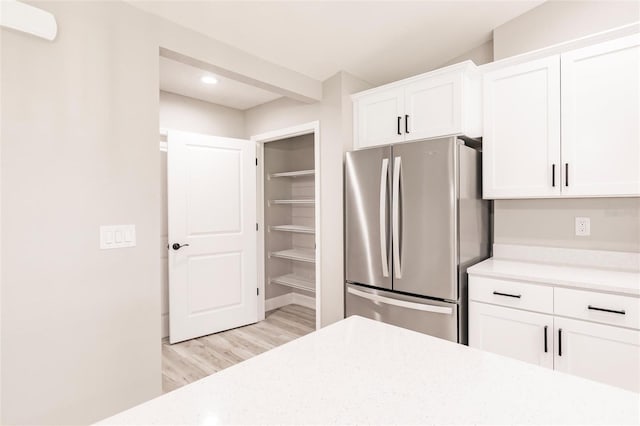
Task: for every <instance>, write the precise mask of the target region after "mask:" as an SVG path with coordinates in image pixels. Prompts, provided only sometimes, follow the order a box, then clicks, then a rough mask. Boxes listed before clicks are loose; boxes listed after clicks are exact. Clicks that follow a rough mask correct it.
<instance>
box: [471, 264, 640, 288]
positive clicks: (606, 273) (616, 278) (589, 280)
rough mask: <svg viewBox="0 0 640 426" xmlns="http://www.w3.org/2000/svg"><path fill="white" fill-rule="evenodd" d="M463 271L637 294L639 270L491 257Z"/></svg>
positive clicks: (478, 274) (639, 282)
mask: <svg viewBox="0 0 640 426" xmlns="http://www.w3.org/2000/svg"><path fill="white" fill-rule="evenodd" d="M467 273H468V274H469V275H477V276H484V277H490V278H502V279H513V280H520V281H528V282H534V283H539V284H549V285H554V286H561V287H571V288H576V289H581V290H593V291H602V292H607V293H615V294H623V295H627V296H640V273H638V272H633V271H617V270H612V269H602V268H591V267H586V266H565V265H556V264H547V263H537V262H529V261H518V260H511V259H496V258H491V259H487V260H485V261H483V262H480V263H478V264H476V265H473V266H472V267H470V268H469V269H468V270H467Z"/></svg>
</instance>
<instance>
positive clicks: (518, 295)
mask: <svg viewBox="0 0 640 426" xmlns="http://www.w3.org/2000/svg"><path fill="white" fill-rule="evenodd" d="M493 294H495V295H496V296H507V297H515V298H516V299H520V298H521V297H522V295H521V294H509V293H500V292H499V291H494V292H493Z"/></svg>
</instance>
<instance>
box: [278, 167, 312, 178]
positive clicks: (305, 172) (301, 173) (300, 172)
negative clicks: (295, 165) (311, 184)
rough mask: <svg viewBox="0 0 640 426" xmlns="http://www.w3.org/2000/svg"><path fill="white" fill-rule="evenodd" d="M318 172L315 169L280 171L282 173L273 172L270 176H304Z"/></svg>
mask: <svg viewBox="0 0 640 426" xmlns="http://www.w3.org/2000/svg"><path fill="white" fill-rule="evenodd" d="M315 174H316V171H315V170H313V169H312V170H296V171H292V172H280V173H271V174H270V175H269V178H279V177H292V178H296V177H302V176H313V175H315Z"/></svg>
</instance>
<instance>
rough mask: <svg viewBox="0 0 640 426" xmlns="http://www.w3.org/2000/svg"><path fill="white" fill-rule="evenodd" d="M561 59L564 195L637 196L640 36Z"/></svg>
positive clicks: (639, 177)
mask: <svg viewBox="0 0 640 426" xmlns="http://www.w3.org/2000/svg"><path fill="white" fill-rule="evenodd" d="M561 58H562V161H563V163H564V165H563V167H564V169H563V172H565V173H566V170H567V169H568V172H569V173H568V175H566V176H565V181H564V182H563V185H564V186H563V188H562V192H563V194H566V195H572V196H589V195H610V196H625V195H626V196H629V195H640V119H639V117H640V35H634V36H630V37H625V38H622V39H618V40H613V41H610V42H607V43H602V44H598V45H595V46H589V47H586V48H583V49H578V50H574V51H572V52H568V53H565V54H563V55H562V56H561ZM567 179H568V183H567V182H566V180H567Z"/></svg>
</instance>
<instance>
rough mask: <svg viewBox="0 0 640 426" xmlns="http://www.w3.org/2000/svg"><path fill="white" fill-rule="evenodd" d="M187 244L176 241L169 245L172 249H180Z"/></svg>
mask: <svg viewBox="0 0 640 426" xmlns="http://www.w3.org/2000/svg"><path fill="white" fill-rule="evenodd" d="M188 246H189V244H182V245H180V244H178V243H173V245H172V246H171V248H172V249H174V250H180V249H181V248H182V247H188Z"/></svg>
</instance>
